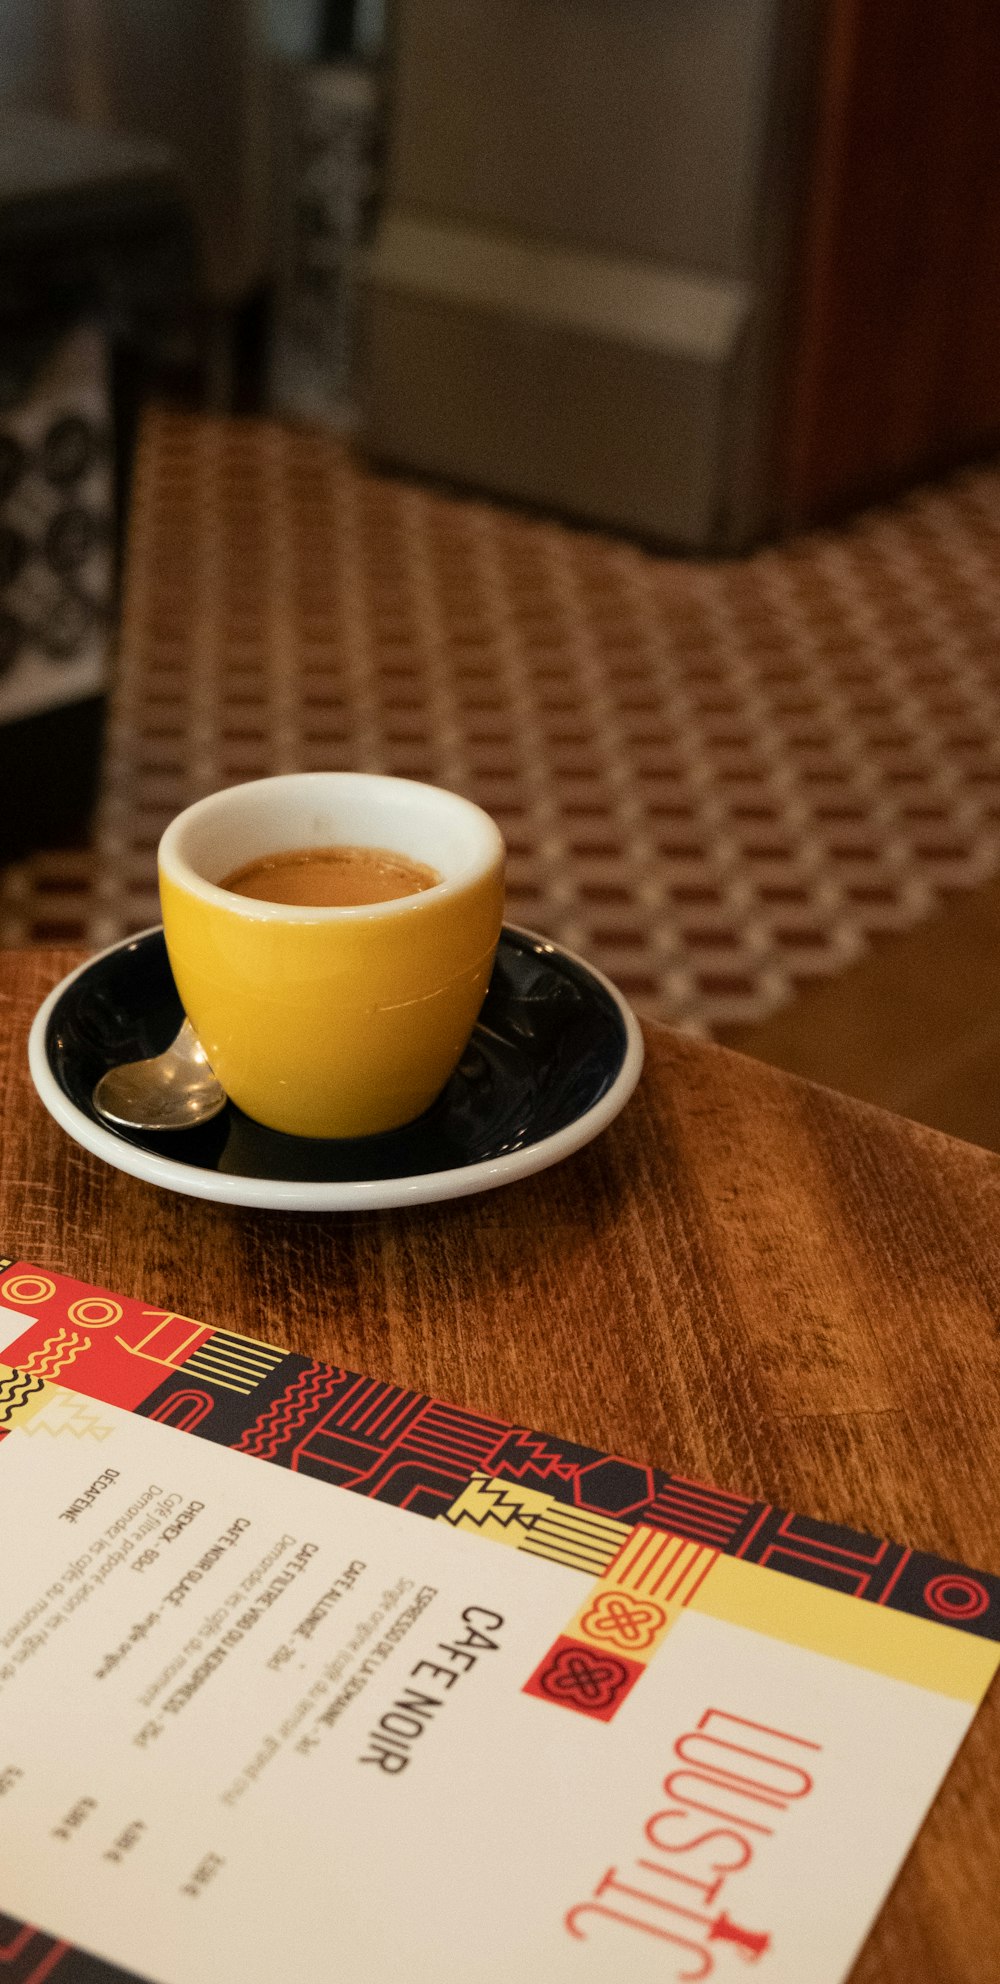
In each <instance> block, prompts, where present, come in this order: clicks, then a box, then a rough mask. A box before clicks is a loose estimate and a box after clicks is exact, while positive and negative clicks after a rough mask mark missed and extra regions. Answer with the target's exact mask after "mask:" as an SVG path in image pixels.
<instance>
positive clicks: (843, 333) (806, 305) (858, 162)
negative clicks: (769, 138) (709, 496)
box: [779, 0, 1000, 524]
mask: <svg viewBox="0 0 1000 1984" xmlns="http://www.w3.org/2000/svg"><path fill="white" fill-rule="evenodd" d="M998 133H1000V9H998V8H997V6H996V0H954V3H953V4H952V5H950V6H948V7H934V8H932V7H915V6H913V5H912V0H877V4H873V0H829V6H828V12H827V23H826V36H825V49H824V53H823V57H822V62H821V80H820V89H819V105H818V113H817V125H816V139H815V151H814V157H813V164H812V169H811V176H810V190H809V194H808V197H807V202H806V211H805V215H804V231H803V245H802V248H801V252H800V257H799V272H798V278H797V282H796V283H795V284H794V285H793V287H795V288H796V289H797V296H796V298H795V300H794V302H793V310H792V314H793V320H794V321H793V329H792V340H791V346H792V357H791V363H790V373H789V380H788V392H787V398H786V406H787V429H786V436H785V460H784V467H783V471H782V484H783V489H782V498H781V502H780V504H779V508H780V510H781V520H782V521H783V522H785V523H792V524H794V523H797V522H801V521H803V520H807V519H810V518H813V517H816V516H818V515H822V514H824V513H825V512H828V511H831V510H833V509H835V508H837V507H839V506H843V505H845V504H848V503H852V502H855V501H857V500H859V499H865V498H867V497H869V496H871V495H874V494H879V493H882V492H884V491H886V490H889V489H891V488H893V487H895V486H897V485H898V484H900V483H901V482H903V481H905V480H906V479H908V478H911V477H913V476H915V475H917V474H920V473H922V472H924V471H926V470H935V469H937V468H939V467H942V466H946V465H948V464H950V463H953V462H957V461H961V460H963V459H967V458H969V457H970V456H973V455H975V454H977V453H982V452H985V451H987V450H989V449H991V448H992V447H994V446H995V445H997V444H1000V365H998V363H997V353H998V350H1000V143H998Z"/></svg>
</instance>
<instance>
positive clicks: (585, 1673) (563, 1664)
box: [522, 1637, 645, 1722]
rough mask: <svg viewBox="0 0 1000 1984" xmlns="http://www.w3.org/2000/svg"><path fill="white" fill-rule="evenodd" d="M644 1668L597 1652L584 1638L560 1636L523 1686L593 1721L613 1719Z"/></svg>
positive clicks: (525, 1692) (618, 1656)
mask: <svg viewBox="0 0 1000 1984" xmlns="http://www.w3.org/2000/svg"><path fill="white" fill-rule="evenodd" d="M644 1672H645V1669H644V1668H643V1667H641V1666H640V1665H639V1663H638V1662H637V1661H635V1660H626V1659H624V1658H623V1657H622V1655H621V1654H617V1653H603V1652H602V1653H598V1652H597V1651H595V1649H594V1648H593V1647H592V1646H585V1645H584V1643H583V1641H582V1640H571V1639H566V1638H565V1637H561V1638H560V1639H557V1640H556V1642H555V1644H554V1646H551V1647H550V1648H549V1651H548V1653H547V1654H546V1655H545V1658H544V1660H542V1661H541V1662H540V1663H539V1665H538V1666H537V1667H536V1669H535V1671H534V1673H533V1674H532V1676H531V1679H530V1680H529V1681H526V1682H525V1684H524V1687H523V1689H522V1693H523V1694H525V1695H536V1696H537V1697H538V1699H539V1701H543V1702H555V1703H556V1705H557V1706H558V1707H559V1708H571V1709H575V1710H576V1713H577V1714H578V1715H589V1716H590V1718H591V1720H592V1721H594V1722H610V1721H611V1718H612V1716H614V1715H617V1713H618V1710H619V1709H620V1707H621V1705H622V1702H623V1701H624V1700H625V1697H626V1695H627V1694H629V1693H630V1692H631V1690H632V1689H633V1688H634V1687H635V1684H636V1682H637V1681H638V1679H639V1677H640V1675H641V1674H643V1673H644Z"/></svg>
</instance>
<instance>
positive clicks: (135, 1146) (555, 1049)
mask: <svg viewBox="0 0 1000 1984" xmlns="http://www.w3.org/2000/svg"><path fill="white" fill-rule="evenodd" d="M182 1017H183V1014H182V1009H181V1003H180V1000H179V998H178V996H177V989H176V986H175V985H174V981H173V977H172V975H171V971H170V965H169V963H168V960H167V952H166V946H165V944H164V940H163V932H162V930H160V929H156V930H148V931H146V932H144V933H143V934H142V935H141V936H138V937H133V938H129V939H128V940H126V941H125V942H123V943H121V944H119V945H117V946H115V947H114V948H113V949H112V950H110V951H107V952H105V953H104V954H103V955H102V956H100V957H97V958H94V959H93V960H91V962H90V963H89V964H86V965H84V966H83V967H82V969H81V970H80V971H79V972H77V973H75V974H73V976H72V977H71V978H69V979H67V980H65V981H64V982H63V984H62V986H59V987H57V988H56V991H55V993H54V994H52V995H51V998H50V1000H49V1001H47V1002H46V1006H45V1007H44V1008H43V1009H42V1011H41V1013H40V1014H39V1015H38V1021H37V1022H36V1028H38V1029H39V1032H38V1037H37V1038H33V1042H32V1072H33V1074H34V1077H35V1083H36V1086H37V1087H38V1089H39V1093H40V1094H41V1096H42V1100H43V1101H44V1102H45V1104H46V1106H47V1107H48V1108H49V1109H50V1110H51V1112H52V1114H53V1115H55V1116H56V1117H57V1119H58V1120H59V1121H60V1122H61V1123H62V1124H63V1127H64V1128H66V1129H68V1130H69V1131H70V1134H72V1135H74V1136H76V1137H77V1139H78V1141H80V1142H81V1143H84V1144H85V1145H86V1146H87V1147H88V1148H89V1149H91V1150H96V1151H97V1152H98V1153H99V1154H100V1155H102V1156H104V1157H106V1158H108V1160H109V1161H110V1162H111V1163H114V1164H117V1165H119V1166H120V1168H121V1169H123V1170H128V1171H133V1172H135V1173H137V1174H138V1175H140V1176H142V1177H146V1178H150V1179H152V1180H153V1182H156V1183H162V1184H166V1185H169V1186H172V1188H173V1189H174V1190H177V1191H182V1192H183V1191H188V1192H194V1193H195V1194H196V1195H197V1196H199V1197H211V1198H220V1199H225V1200H227V1201H229V1202H236V1203H243V1204H253V1205H286V1206H289V1207H292V1206H298V1207H305V1206H316V1207H317V1209H319V1208H320V1207H322V1206H328V1207H337V1206H347V1205H352V1204H357V1205H364V1204H367V1205H388V1204H400V1203H406V1202H410V1201H414V1202H419V1201H421V1200H425V1199H430V1198H444V1197H452V1196H458V1195H464V1194H465V1193H467V1192H469V1191H475V1190H479V1189H482V1188H483V1187H485V1186H487V1185H490V1184H500V1183H503V1182H504V1181H505V1179H507V1178H508V1177H515V1176H520V1175H524V1173H526V1172H528V1171H532V1170H537V1169H540V1168H541V1167H542V1166H543V1165H545V1164H549V1163H553V1162H555V1161H556V1160H557V1159H558V1158H559V1157H561V1156H563V1155H566V1154H568V1151H569V1150H570V1149H575V1148H578V1147H579V1145H580V1144H581V1143H584V1142H587V1141H588V1140H589V1138H590V1137H591V1136H594V1135H596V1134H597V1132H598V1130H600V1129H602V1128H603V1127H604V1125H605V1123H606V1122H608V1121H610V1119H611V1117H612V1116H613V1115H615V1114H616V1113H617V1110H618V1109H619V1108H621V1107H622V1105H623V1103H624V1102H625V1101H626V1100H627V1097H628V1095H629V1094H630V1093H631V1091H632V1088H633V1087H634V1085H635V1081H636V1080H637V1078H638V1072H639V1067H640V1066H641V1060H642V1048H641V1036H639V1033H638V1028H637V1025H636V1022H635V1020H634V1018H633V1016H632V1014H631V1013H630V1011H629V1009H628V1007H627V1006H626V1004H625V1002H624V1000H623V999H622V998H621V995H620V994H619V993H618V992H616V990H615V988H614V987H613V986H611V985H610V984H609V983H608V981H607V980H606V979H604V978H602V977H601V976H600V975H599V974H598V973H595V972H594V971H592V970H591V969H590V968H589V967H588V966H587V965H585V964H583V963H582V962H581V961H580V960H578V959H576V958H573V957H572V956H570V955H568V954H567V953H566V952H564V951H562V950H560V949H559V948H558V947H557V946H556V945H554V944H551V943H549V942H548V941H547V940H546V939H544V938H541V937H535V936H532V935H530V934H528V933H527V932H524V931H520V930H514V929H511V928H506V927H505V929H504V931H503V933H502V935H501V938H500V944H499V948H498V951H497V957H496V963H495V965H494V970H493V976H492V979H491V981H490V987H489V991H488V993H487V995H486V1001H485V1003H484V1005H483V1009H482V1012H481V1014H480V1017H479V1020H478V1022H477V1024H476V1028H475V1031H474V1033H473V1036H472V1039H471V1041H470V1043H469V1046H468V1048H467V1050H466V1052H465V1054H464V1056H463V1058H462V1061H461V1063H460V1065H459V1067H458V1068H457V1070H456V1072H455V1074H454V1075H453V1076H452V1078H451V1080H450V1082H449V1083H448V1085H447V1087H446V1088H445V1089H444V1091H443V1093H442V1094H441V1095H440V1096H439V1097H438V1099H437V1101H436V1102H435V1103H434V1104H433V1105H432V1106H431V1108H430V1109H428V1110H427V1111H426V1113H425V1114H424V1115H423V1116H421V1117H420V1118H419V1119H418V1120H417V1121H416V1122H414V1123H410V1124H408V1125H407V1126H406V1128H404V1129H401V1130H394V1131H391V1132H389V1133H387V1134H386V1135H384V1136H377V1137H365V1138H356V1139H350V1140H347V1139H344V1140H337V1141H334V1140H329V1141H328V1140H319V1139H314V1138H308V1137H290V1136H284V1135H282V1134H281V1133H280V1132H278V1131H275V1130H267V1129H264V1128H263V1127H262V1126H261V1125H260V1124H259V1123H255V1122H253V1121H252V1120H251V1119H250V1117H248V1116H245V1115H244V1114H243V1112H242V1111H241V1110H240V1109H237V1108H236V1107H235V1105H234V1104H232V1103H229V1104H227V1107H226V1109H225V1110H224V1111H223V1113H222V1115H221V1116H218V1117H217V1118H216V1119H215V1121H214V1122H212V1123H209V1124H206V1125H205V1126H204V1127H203V1128H201V1129H196V1130H182V1131H176V1132H173V1133H170V1134H163V1133H160V1134H158V1135H151V1134H147V1133H145V1132H140V1131H128V1130H119V1129H115V1128H113V1127H112V1126H111V1125H109V1124H107V1123H105V1122H104V1121H103V1119H102V1118H101V1117H99V1116H98V1114H97V1112H96V1110H95V1109H94V1106H93V1103H92V1101H91V1096H92V1093H93V1089H94V1085H95V1083H96V1082H97V1081H98V1079H99V1078H100V1076H101V1075H102V1074H104V1072H105V1071H106V1069H108V1068H110V1067H113V1066H115V1065H116V1064H117V1063H119V1062H121V1061H128V1060H137V1059H140V1058H142V1057H144V1056H146V1055H151V1054H159V1053H161V1052H162V1051H163V1049H164V1048H165V1047H168V1046H169V1044H170V1042H171V1041H172V1039H173V1038H174V1035H175V1034H176V1032H177V1029H178V1027H179V1025H180V1023H181V1019H182ZM115 1146H117V1147H118V1151H117V1153H116V1150H115ZM158 1160H161V1161H160V1162H158ZM167 1173H169V1174H170V1175H169V1176H168V1175H167ZM185 1174H189V1175H187V1176H186V1175H185ZM213 1177H214V1184H213ZM255 1181H256V1182H255Z"/></svg>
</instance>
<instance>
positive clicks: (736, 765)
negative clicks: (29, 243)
mask: <svg viewBox="0 0 1000 1984" xmlns="http://www.w3.org/2000/svg"><path fill="white" fill-rule="evenodd" d="M327 767H329V768H342V769H357V770H369V771H387V772H395V773H401V774H405V775H408V776H412V777H416V778H423V779H428V780H431V781H433V782H435V783H438V784H442V785H445V786H450V787H453V788H454V789H456V790H457V791H460V792H464V793H467V794H468V795H469V796H470V797H472V798H474V799H476V800H477V801H479V802H480V803H481V804H482V805H483V806H485V807H486V808H487V809H488V811H490V812H491V813H492V814H493V815H494V816H495V818H496V819H497V821H498V822H499V824H500V826H501V828H502V830H503V832H504V835H505V837H506V840H507V844H508V848H509V870H508V910H507V914H508V918H509V920H510V921H512V922H517V923H522V924H525V925H527V926H528V927H529V928H533V929H537V930H541V931H543V932H545V933H546V934H549V935H551V936H554V937H555V938H557V939H558V940H560V941H562V942H564V943H566V944H568V945H569V946H570V947H571V948H572V949H574V950H577V951H579V952H582V953H583V954H584V955H586V956H587V957H589V958H591V959H592V960H593V961H594V962H595V963H596V964H598V965H600V966H601V967H602V968H603V969H605V970H606V971H607V972H609V973H610V975H611V976H612V977H613V978H614V979H615V980H616V981H617V982H618V983H619V984H620V985H621V986H622V988H623V990H624V991H625V992H626V993H627V994H628V995H629V996H630V997H631V998H632V999H633V1000H634V1001H635V1002H636V1004H637V1005H638V1006H639V1007H640V1008H641V1009H643V1010H644V1011H647V1012H651V1013H657V1014H659V1015H660V1016H661V1017H663V1018H666V1019H668V1020H670V1021H672V1022H673V1023H674V1024H676V1025H680V1026H682V1027H684V1028H685V1029H687V1030H689V1031H693V1032H710V1031H711V1030H712V1028H713V1027H716V1026H724V1025H726V1024H732V1023H744V1022H748V1021H751V1020H755V1019H760V1018H762V1017H763V1016H765V1015H766V1014H767V1013H768V1012H770V1011H773V1010H775V1009H776V1008H778V1007H779V1006H780V1005H782V1004H783V1003H784V1002H785V1001H787V1000H788V999H789V998H790V997H792V996H793V994H794V993H795V991H796V989H797V988H798V987H799V986H801V985H802V984H803V983H805V982H807V981H809V980H811V979H815V978H817V977H822V976H824V975H829V974H832V973H836V972H839V971H841V970H842V969H843V968H844V967H845V966H846V965H847V964H849V963H850V962H851V961H852V960H853V959H854V958H856V957H858V956H859V955H860V954H861V953H862V952H863V950H864V949H865V948H866V946H867V945H868V944H869V943H870V941H871V940H872V939H873V938H877V937H878V936H879V935H880V934H882V933H884V932H890V931H895V930H899V929H903V928H905V927H907V926H909V925H911V924H913V923H915V922H917V921H919V920H920V919H921V918H923V917H926V916H928V915H929V914H931V913H932V912H933V911H934V910H935V908H936V907H937V906H938V905H939V904H940V903H941V901H942V900H943V899H944V898H945V897H947V896H948V895H949V894H950V893H952V892H954V891H956V890H961V889H967V888H971V887H973V886H975V885H976V884H978V883H980V882H981V881H983V880H984V879H986V878H987V877H989V876H991V875H992V874H994V873H995V872H996V871H997V869H998V868H1000V470H997V469H994V468H983V469H977V470H975V471H972V472H969V473H966V474H963V475H962V476H961V477H959V478H957V479H956V480H954V481H953V482H951V483H949V484H947V485H944V486H942V487H937V488H933V489H923V490H920V491H918V492H916V493H915V494H914V495H912V496H910V497H908V498H907V499H906V500H904V501H902V502H900V503H899V504H897V505H895V506H893V507H891V508H885V509H881V510H877V511H872V512H869V513H867V514H866V515H864V516H862V517H860V518H859V519H856V520H855V521H854V522H852V523H851V524H849V525H847V526H845V527H843V528H840V529H836V530H832V529H831V530H824V531H819V532H813V533H811V534H809V535H808V536H803V537H800V538H796V539H791V540H788V541H786V542H784V543H782V544H779V545H773V546H767V547H765V548H764V549H762V550H759V551H757V552H755V553H754V554H753V555H751V556H750V557H748V558H745V559H739V560H715V561H712V562H708V561H706V560H696V559H679V558H671V557H667V556H663V555H658V554H654V553H651V552H649V551H646V550H644V549H642V548H641V547H639V546H636V545H634V544H631V543H627V542H623V541H619V540H617V539H614V538H611V537H609V536H605V535H602V534H600V533H598V532H593V531H582V530H578V529H572V528H570V527H568V526H565V525H563V524H560V523H557V522H553V521H550V520H547V519H539V518H536V517H532V516H527V515H523V514H520V513H518V512H516V511H513V510H508V509H504V508H502V507H500V506H498V505H495V504H492V503H489V502H487V501H484V500H479V499H472V498H468V497H456V496H455V495H452V494H449V493H446V492H443V491H441V490H439V489H436V488H433V487H428V486H424V485H417V484H414V483H411V482H407V481H405V480H402V479H398V478H395V477H391V476H388V475H385V474H383V473H380V472H377V471H375V470H374V469H372V468H370V467H368V466H365V465H363V464H361V463H359V461H358V460H357V459H356V458H355V457H354V456H353V455H352V453H351V452H350V451H349V450H348V449H347V448H346V447H345V446H344V445H343V444H342V443H340V442H338V441H337V440H335V439H333V438H331V437H330V436H328V435H325V434H323V433H320V432H314V431H310V430H306V429H301V430H299V429H295V428H292V427H289V426H283V425H281V424H278V423H276V422H265V421H260V420H249V421H234V420H227V419H218V418H213V417H208V416H202V415H185V414H174V413H166V412H163V413H156V414H154V415H153V416H152V417H151V418H150V419H149V420H148V421H147V424H146V427H145V432H144V436H143V440H142V444H141V448H140V457H139V462H138V469H137V476H136V490H135V498H134V506H133V514H132V518H131V537H130V551H129V561H128V583H127V593H126V601H125V613H124V623H123V630H122V637H121V645H120V656H119V664H118V677H117V686H116V689H115V694H114V702H113V710H112V721H111V726H110V734H109V742H108V753H107V760H106V768H105V782H104V797H103V803H102V807H101V810H100V814H99V818H98V821H97V824H96V829H95V835H94V840H93V844H92V846H91V847H90V848H89V849H86V850H77V851H73V852H59V851H56V852H50V853H46V854H40V855H36V856H34V857H33V858H32V859H30V860H28V861H26V862H22V863H20V864H18V865H17V866H16V867H14V868H10V869H8V870H6V871H5V872H2V873H0V940H2V941H3V942H4V943H6V944H14V945H17V944H22V943H28V942H33V941H42V942H44V941H50V942H67V941H80V942H83V943H86V944H88V945H90V946H92V947H96V946H98V945H101V944H106V943H110V942H113V941H114V940H115V939H116V938H118V937H120V936H123V935H125V934H127V933H128V932H129V931H131V930H134V929H137V928H141V927H143V926H144V925H146V924H149V923H152V922H155V921H157V920H158V905H157V897H156V878H155V849H156V842H157V839H158V837H159V834H160V832H161V830H162V828H163V827H164V826H165V824H166V822H167V821H168V820H169V819H170V818H171V817H172V815H173V814H174V813H176V812H177V811H179V810H180V808H182V807H183V806H185V805H187V804H189V803H190V801H192V800H193V799H195V798H197V797H199V796H200V795H201V794H203V793H205V792H208V791H211V790H213V789H214V788H216V787H218V786H221V785H226V784H230V783H236V782H238V781H239V780H241V779H246V778H254V777H259V776H261V775H263V774H266V773H270V772H278V771H288V770H298V769H306V770H308V769H314V768H316V769H318V768H327Z"/></svg>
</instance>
